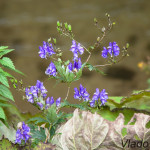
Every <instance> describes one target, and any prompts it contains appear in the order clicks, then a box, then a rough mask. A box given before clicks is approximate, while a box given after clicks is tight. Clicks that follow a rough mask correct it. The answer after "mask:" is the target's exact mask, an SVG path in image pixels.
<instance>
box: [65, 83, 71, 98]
mask: <svg viewBox="0 0 150 150" xmlns="http://www.w3.org/2000/svg"><path fill="white" fill-rule="evenodd" d="M70 85H71V83H69V86H68V91H67V95H66V98H65V100H67V98H68V95H69V91H70Z"/></svg>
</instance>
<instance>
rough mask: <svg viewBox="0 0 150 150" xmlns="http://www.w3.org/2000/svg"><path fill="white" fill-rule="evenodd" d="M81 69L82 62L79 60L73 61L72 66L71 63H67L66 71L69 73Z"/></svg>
mask: <svg viewBox="0 0 150 150" xmlns="http://www.w3.org/2000/svg"><path fill="white" fill-rule="evenodd" d="M81 67H82V62H81V58H79V59H78V62H77V61H74V64H72V63H71V62H70V63H69V65H68V70H69V72H72V71H75V70H76V71H78V70H79V69H80V68H81Z"/></svg>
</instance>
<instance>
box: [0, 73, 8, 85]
mask: <svg viewBox="0 0 150 150" xmlns="http://www.w3.org/2000/svg"><path fill="white" fill-rule="evenodd" d="M0 82H1V83H2V84H4V85H5V86H7V87H9V83H8V80H7V78H6V77H5V76H4V75H3V73H0Z"/></svg>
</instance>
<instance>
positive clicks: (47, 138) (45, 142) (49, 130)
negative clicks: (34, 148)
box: [45, 124, 52, 143]
mask: <svg viewBox="0 0 150 150" xmlns="http://www.w3.org/2000/svg"><path fill="white" fill-rule="evenodd" d="M51 127H52V125H51V124H50V126H49V129H48V131H49V132H50V130H51ZM50 136H51V135H50ZM48 137H49V134H47V136H46V140H45V143H47V140H48Z"/></svg>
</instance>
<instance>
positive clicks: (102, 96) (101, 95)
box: [92, 88, 108, 105]
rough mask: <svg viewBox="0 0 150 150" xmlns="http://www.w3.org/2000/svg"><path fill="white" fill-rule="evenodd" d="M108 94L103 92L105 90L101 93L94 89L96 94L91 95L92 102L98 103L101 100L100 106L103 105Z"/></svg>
mask: <svg viewBox="0 0 150 150" xmlns="http://www.w3.org/2000/svg"><path fill="white" fill-rule="evenodd" d="M107 94H108V93H106V92H105V89H103V90H102V91H101V92H100V91H99V89H98V88H96V92H95V93H94V95H93V98H92V101H98V100H99V99H100V100H101V105H105V103H106V102H107V99H108V95H107Z"/></svg>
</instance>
